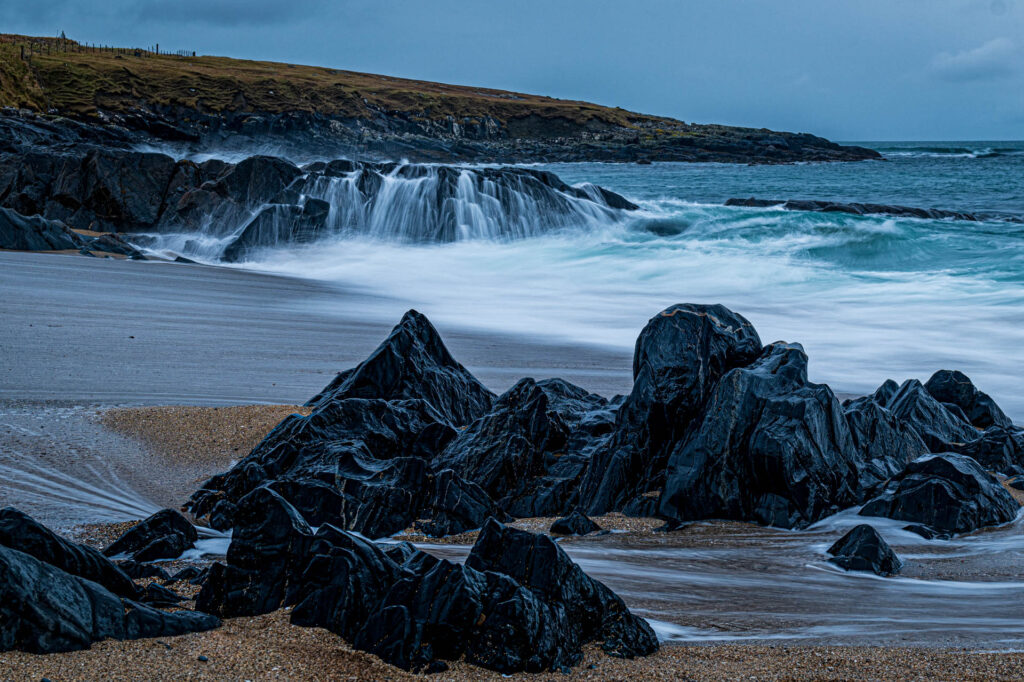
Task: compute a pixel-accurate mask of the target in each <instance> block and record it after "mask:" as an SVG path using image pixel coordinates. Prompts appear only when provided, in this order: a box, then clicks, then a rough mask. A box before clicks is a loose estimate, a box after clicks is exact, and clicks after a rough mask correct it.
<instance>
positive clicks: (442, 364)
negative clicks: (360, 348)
mask: <svg viewBox="0 0 1024 682" xmlns="http://www.w3.org/2000/svg"><path fill="white" fill-rule="evenodd" d="M346 398H379V399H381V400H406V399H419V400H425V401H426V402H428V403H430V405H431V406H432V407H433V408H434V409H435V410H437V411H438V413H439V414H440V415H441V416H442V417H444V418H445V419H446V420H448V422H449V423H451V424H453V425H455V426H462V425H468V424H469V423H470V422H472V421H473V420H474V419H476V418H477V417H480V416H482V415H483V414H484V413H485V412H487V410H489V409H490V407H491V403H492V401H493V400H494V394H493V393H491V392H490V391H488V390H487V389H486V388H484V385H483V384H481V383H480V382H479V381H477V379H476V377H474V376H473V375H472V374H470V373H469V371H468V370H467V369H466V368H465V367H463V366H462V365H461V364H459V363H458V362H456V361H455V358H453V357H452V355H451V353H449V352H448V348H447V347H445V345H444V342H443V341H442V340H441V336H440V335H439V334H438V333H437V330H436V329H434V325H432V324H430V321H429V320H428V319H427V318H426V317H424V316H423V315H421V314H420V313H418V312H417V311H415V310H410V311H409V312H407V313H406V314H405V315H403V316H402V320H401V321H400V322H399V323H398V325H397V326H396V327H395V328H394V329H393V330H392V332H391V334H390V335H389V336H388V338H387V339H385V340H384V342H383V343H382V344H381V345H380V346H378V347H377V349H376V350H375V351H373V353H371V354H370V357H368V358H367V359H366V360H364V361H363V362H361V363H359V365H358V366H356V367H354V368H353V369H350V370H347V371H345V372H342V373H340V374H339V375H338V376H337V377H336V378H335V379H334V381H332V382H331V383H330V384H329V385H328V386H327V387H326V388H325V389H324V390H323V391H321V392H320V393H319V394H318V395H317V396H315V397H314V398H313V399H312V400H310V401H309V403H307V404H309V405H314V406H321V405H324V404H326V403H327V402H330V401H339V400H344V399H346Z"/></svg>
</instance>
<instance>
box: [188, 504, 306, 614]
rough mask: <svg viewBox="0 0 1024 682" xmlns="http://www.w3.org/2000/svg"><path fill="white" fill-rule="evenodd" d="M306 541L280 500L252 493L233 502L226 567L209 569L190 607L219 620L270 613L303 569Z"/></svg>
mask: <svg viewBox="0 0 1024 682" xmlns="http://www.w3.org/2000/svg"><path fill="white" fill-rule="evenodd" d="M312 536H313V531H312V529H311V528H310V527H309V525H308V524H307V523H306V521H305V519H303V518H302V516H301V515H300V514H299V512H298V511H296V509H295V508H294V507H293V506H292V505H290V504H288V502H287V501H286V500H285V499H284V498H283V497H281V496H280V495H278V494H277V493H275V492H274V491H273V490H270V489H269V488H257V489H256V490H254V491H253V492H251V493H249V494H248V495H246V496H245V497H244V498H242V500H241V501H240V502H239V503H238V512H237V514H236V515H235V527H234V532H233V534H232V538H231V544H230V545H229V547H228V553H227V557H226V558H227V564H221V563H216V564H214V565H213V566H212V567H211V568H210V572H209V574H208V575H207V578H206V582H205V583H204V584H203V588H202V590H201V591H200V592H199V595H198V597H197V598H196V608H197V609H199V610H200V611H205V612H208V613H213V614H216V615H219V616H223V617H225V618H233V617H237V616H256V615H260V614H262V613H270V612H271V611H274V610H276V609H277V608H279V607H280V606H281V605H282V603H283V602H284V599H285V593H286V591H287V589H288V588H289V586H290V585H291V584H292V582H293V581H294V580H295V578H296V576H297V574H298V573H299V571H301V569H302V567H303V566H304V563H305V560H306V553H307V551H308V548H309V544H310V542H311V541H312Z"/></svg>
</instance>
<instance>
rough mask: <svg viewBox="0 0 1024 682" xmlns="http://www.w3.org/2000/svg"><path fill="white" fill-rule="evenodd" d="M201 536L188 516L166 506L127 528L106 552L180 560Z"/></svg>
mask: <svg viewBox="0 0 1024 682" xmlns="http://www.w3.org/2000/svg"><path fill="white" fill-rule="evenodd" d="M198 539H199V534H198V532H197V531H196V529H195V526H193V525H192V524H191V523H190V522H189V520H188V519H186V518H185V517H184V516H182V515H181V514H180V513H178V512H176V511H174V510H173V509H163V510H161V511H158V512H157V513H155V514H153V515H152V516H150V517H149V518H147V519H145V520H143V521H141V522H140V523H139V524H138V525H136V526H134V527H133V528H131V529H129V530H128V531H126V532H125V533H124V534H123V535H121V537H119V538H118V539H116V540H114V541H113V542H112V543H110V545H109V546H107V548H106V549H104V550H103V553H104V554H105V555H107V556H118V555H122V554H126V555H130V556H131V558H132V560H134V561H139V562H144V561H156V560H158V559H177V558H178V557H179V556H181V555H182V554H183V553H184V552H185V550H187V549H189V548H191V547H193V546H194V545H195V542H196V540H198Z"/></svg>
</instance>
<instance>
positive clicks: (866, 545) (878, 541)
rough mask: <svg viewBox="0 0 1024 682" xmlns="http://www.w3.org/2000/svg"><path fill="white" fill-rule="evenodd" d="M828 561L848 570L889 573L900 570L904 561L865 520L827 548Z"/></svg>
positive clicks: (887, 574) (879, 573)
mask: <svg viewBox="0 0 1024 682" xmlns="http://www.w3.org/2000/svg"><path fill="white" fill-rule="evenodd" d="M828 553H829V554H831V555H832V558H830V559H829V562H831V563H833V564H835V565H836V566H839V567H840V568H844V569H846V570H847V571H871V572H872V573H875V574H876V575H881V576H890V575H895V574H897V573H899V572H900V570H901V569H902V568H903V562H902V561H900V558H899V557H898V556H896V553H895V552H893V551H892V547H890V546H889V543H887V542H886V541H885V540H884V539H882V536H881V535H879V534H878V531H876V530H875V529H874V528H872V527H871V526H869V525H868V524H866V523H862V524H860V525H859V526H854V527H853V528H852V529H851V530H850V532H849V533H847V534H846V535H844V536H843V537H841V538H840V539H839V540H836V542H835V544H833V545H832V546H831V547H829V548H828Z"/></svg>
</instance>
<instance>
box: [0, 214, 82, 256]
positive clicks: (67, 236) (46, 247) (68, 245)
mask: <svg viewBox="0 0 1024 682" xmlns="http://www.w3.org/2000/svg"><path fill="white" fill-rule="evenodd" d="M82 248H85V240H84V239H82V237H81V236H79V235H78V234H76V233H74V232H72V231H71V230H69V229H68V228H67V227H66V226H65V225H63V224H61V223H59V222H57V221H56V220H46V219H45V218H42V217H40V216H38V215H36V216H32V217H26V216H23V215H21V214H20V213H18V212H17V211H12V210H11V209H9V208H0V249H10V250H13V251H66V250H71V249H74V250H78V249H82Z"/></svg>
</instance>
